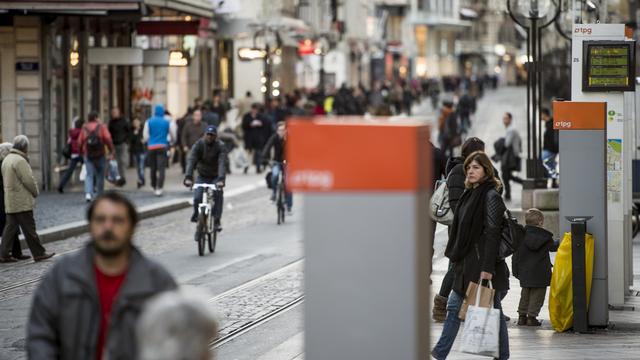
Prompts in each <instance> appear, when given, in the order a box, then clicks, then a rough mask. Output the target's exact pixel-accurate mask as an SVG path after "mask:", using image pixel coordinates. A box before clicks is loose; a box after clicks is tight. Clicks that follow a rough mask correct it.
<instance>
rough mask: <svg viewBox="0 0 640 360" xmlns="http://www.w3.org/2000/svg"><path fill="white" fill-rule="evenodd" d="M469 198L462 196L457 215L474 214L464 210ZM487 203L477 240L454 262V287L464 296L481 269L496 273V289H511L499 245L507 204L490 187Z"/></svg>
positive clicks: (494, 284)
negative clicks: (459, 259)
mask: <svg viewBox="0 0 640 360" xmlns="http://www.w3.org/2000/svg"><path fill="white" fill-rule="evenodd" d="M471 191H472V190H471ZM469 198H470V197H469V196H465V197H463V198H462V199H461V201H460V203H459V204H458V207H459V209H457V210H456V216H458V215H459V214H464V213H471V211H465V206H466V207H468V206H469V202H468V201H467V200H468V199H469ZM484 206H485V208H484V221H483V226H482V231H480V233H479V236H477V237H476V239H475V240H474V243H473V244H472V246H471V251H469V252H468V253H467V255H466V256H465V257H464V259H463V260H462V261H458V262H457V263H456V264H455V280H454V283H453V290H454V291H455V292H456V293H458V294H459V295H462V296H464V295H465V294H466V292H467V287H468V286H469V282H471V281H473V282H478V280H479V279H480V272H481V271H485V272H489V273H492V274H493V280H492V284H493V288H494V289H496V291H504V290H508V289H509V269H508V268H507V263H506V262H505V261H504V260H498V245H499V242H500V239H501V236H502V225H503V222H504V212H505V210H506V206H505V205H504V202H503V201H502V197H501V196H500V194H499V193H498V191H497V190H496V189H491V190H489V191H488V192H487V195H486V198H485V201H484Z"/></svg>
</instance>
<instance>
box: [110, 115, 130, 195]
mask: <svg viewBox="0 0 640 360" xmlns="http://www.w3.org/2000/svg"><path fill="white" fill-rule="evenodd" d="M109 133H110V134H111V140H112V141H113V146H114V147H115V149H116V161H117V162H118V172H119V173H120V177H121V178H122V185H124V184H126V183H127V179H126V177H125V175H126V174H125V170H126V169H127V167H128V166H129V164H128V155H129V152H128V145H129V139H130V138H131V125H130V124H129V120H128V119H126V118H125V117H123V116H122V115H121V113H120V108H118V107H114V108H113V109H111V119H110V120H109Z"/></svg>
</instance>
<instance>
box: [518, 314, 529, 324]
mask: <svg viewBox="0 0 640 360" xmlns="http://www.w3.org/2000/svg"><path fill="white" fill-rule="evenodd" d="M518 325H519V326H525V325H527V315H520V316H519V317H518Z"/></svg>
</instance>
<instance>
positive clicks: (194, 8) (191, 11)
mask: <svg viewBox="0 0 640 360" xmlns="http://www.w3.org/2000/svg"><path fill="white" fill-rule="evenodd" d="M142 2H144V3H145V4H146V5H149V6H152V7H158V8H162V9H169V10H174V11H177V12H179V13H181V14H186V15H195V16H201V17H204V18H212V17H213V5H212V3H211V1H209V0H143V1H142Z"/></svg>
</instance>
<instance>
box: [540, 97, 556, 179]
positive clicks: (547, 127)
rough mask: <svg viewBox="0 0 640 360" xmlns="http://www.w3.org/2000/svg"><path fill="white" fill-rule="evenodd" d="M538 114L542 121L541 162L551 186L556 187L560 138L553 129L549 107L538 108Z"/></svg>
mask: <svg viewBox="0 0 640 360" xmlns="http://www.w3.org/2000/svg"><path fill="white" fill-rule="evenodd" d="M540 116H541V118H542V121H543V122H544V135H543V138H542V163H543V164H544V167H545V168H546V169H547V173H548V175H549V178H550V179H551V186H552V187H554V188H556V187H558V170H557V169H558V162H557V158H558V153H559V152H560V141H559V140H560V139H559V135H558V130H554V129H553V117H551V112H550V111H549V109H547V108H544V109H542V110H540Z"/></svg>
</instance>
